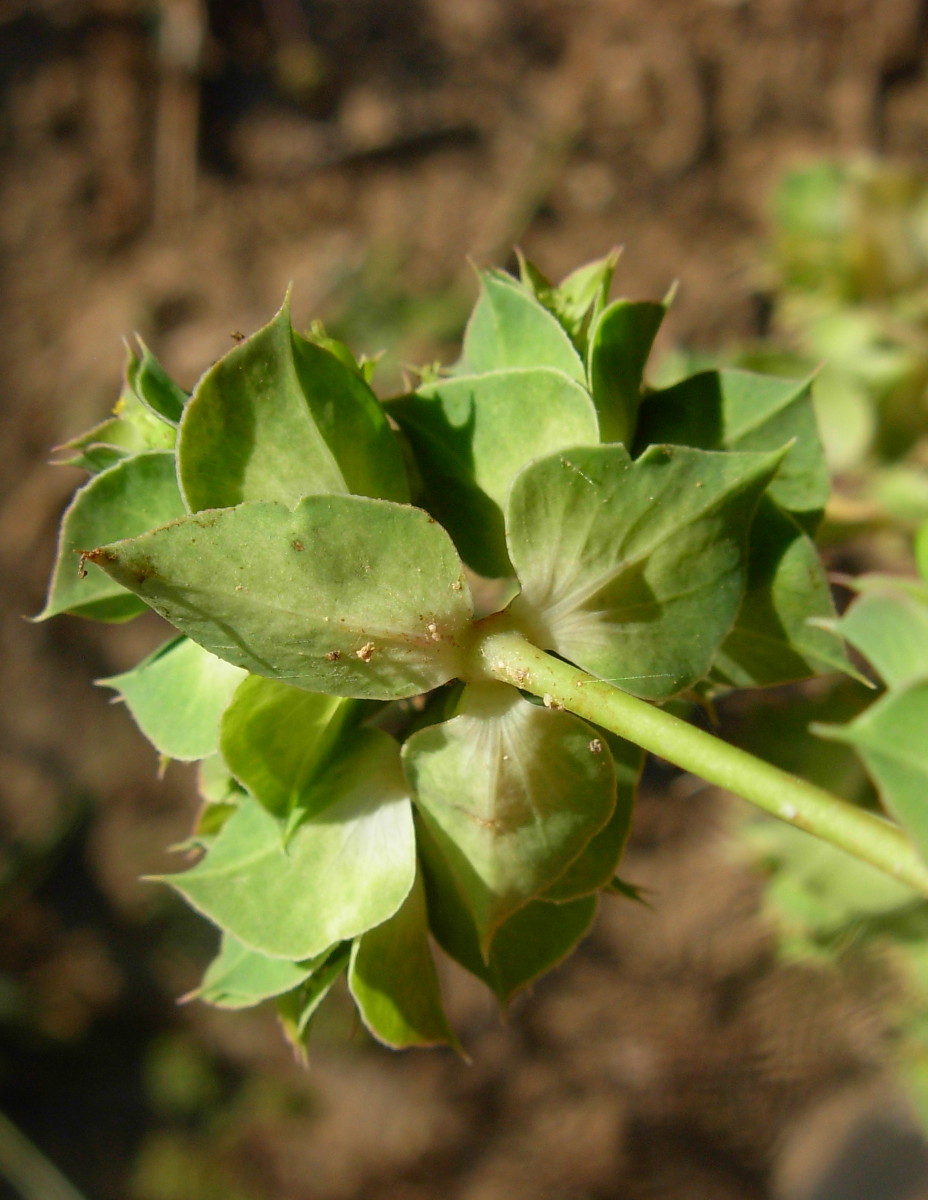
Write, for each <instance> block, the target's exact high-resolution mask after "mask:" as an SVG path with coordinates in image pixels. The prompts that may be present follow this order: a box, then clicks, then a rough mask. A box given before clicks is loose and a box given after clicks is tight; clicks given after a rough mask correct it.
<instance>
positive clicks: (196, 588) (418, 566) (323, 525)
mask: <svg viewBox="0 0 928 1200" xmlns="http://www.w3.org/2000/svg"><path fill="white" fill-rule="evenodd" d="M115 469H117V470H118V469H119V468H115ZM91 560H92V561H93V562H94V563H99V564H100V565H101V566H103V567H104V568H105V569H106V571H107V573H108V574H110V575H112V576H113V578H114V579H115V580H117V581H118V582H119V583H120V584H123V585H124V586H126V587H128V588H131V589H132V590H133V591H134V592H136V593H137V594H138V595H139V596H141V598H142V599H143V600H144V601H145V602H146V603H147V604H150V605H151V607H152V608H154V609H156V610H157V611H158V612H160V613H161V614H162V616H164V617H166V618H167V620H168V621H170V622H171V624H173V625H175V626H177V628H178V629H180V630H182V631H183V632H184V633H186V634H187V635H188V636H189V637H191V638H193V639H194V641H197V642H199V643H200V644H201V645H202V646H205V648H206V649H207V650H209V651H211V652H212V653H213V654H217V655H218V656H219V657H220V658H224V659H226V660H227V661H228V662H232V663H235V664H236V665H237V666H241V667H244V668H245V669H246V670H248V671H251V672H252V673H253V674H256V675H266V676H268V677H270V678H278V679H283V680H285V681H286V682H288V683H291V684H293V685H294V686H296V687H302V688H306V689H307V690H308V691H318V692H326V693H330V694H333V695H337V696H356V697H369V698H372V699H382V700H387V699H396V698H399V697H402V696H411V695H415V694H416V693H417V692H423V691H428V690H429V689H430V688H433V687H437V686H438V685H439V684H442V683H445V682H446V681H447V680H448V679H452V678H454V677H456V676H457V675H458V674H459V673H460V671H461V669H462V650H461V645H462V643H463V642H464V640H465V639H466V638H467V636H468V632H469V623H470V618H471V615H472V612H473V608H472V604H471V599H470V592H469V590H468V588H467V584H466V582H465V580H464V577H463V573H462V567H461V563H460V560H459V559H458V556H457V554H456V553H455V551H454V547H453V546H452V544H451V539H450V538H449V537H448V535H447V534H446V533H445V531H444V530H443V529H442V527H441V526H440V525H438V524H436V523H435V521H434V519H433V518H431V517H429V516H427V514H426V513H424V512H422V511H421V510H420V509H417V508H411V507H409V506H407V505H400V504H392V503H389V502H388V501H385V500H369V499H366V498H365V497H361V496H308V497H306V499H305V500H303V501H302V502H301V503H300V504H299V505H297V507H296V509H295V510H294V511H293V512H291V511H290V510H289V509H287V508H285V507H284V506H283V505H280V504H260V503H251V504H242V505H240V506H239V507H238V508H231V509H219V510H216V511H212V512H206V513H199V514H197V515H195V516H192V517H188V518H187V519H186V520H185V521H176V522H175V523H174V524H172V525H169V526H166V527H165V528H164V529H158V530H155V531H154V532H152V533H149V534H145V535H143V536H141V537H137V538H134V539H132V540H131V541H124V542H117V543H115V544H113V545H110V546H103V547H101V548H99V549H98V550H96V551H94V553H93V554H92V555H91Z"/></svg>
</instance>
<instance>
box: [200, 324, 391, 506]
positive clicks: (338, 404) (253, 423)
mask: <svg viewBox="0 0 928 1200" xmlns="http://www.w3.org/2000/svg"><path fill="white" fill-rule="evenodd" d="M177 453H178V473H179V476H180V480H181V487H182V489H183V492H184V496H185V497H186V500H187V503H188V505H189V507H190V509H191V511H198V510H200V509H204V508H226V507H231V506H232V505H236V504H239V503H241V502H242V501H243V500H278V501H280V502H282V503H284V504H288V505H293V504H295V503H296V502H297V501H298V500H299V499H300V498H301V497H302V496H306V495H310V494H318V493H327V492H353V493H356V494H359V495H364V496H380V497H384V498H386V499H392V500H405V499H407V496H408V492H407V488H406V477H405V474H404V470H403V462H402V456H401V454H400V451H399V448H398V446H397V445H396V442H395V439H394V437H393V434H392V433H391V432H390V427H389V425H388V423H387V419H386V417H385V416H384V414H383V412H382V410H381V408H380V405H379V404H378V402H377V398H376V396H375V395H374V393H373V392H372V391H371V390H370V388H369V387H368V386H367V384H366V383H365V382H364V380H363V379H361V377H360V376H359V375H358V373H357V372H356V371H354V370H352V369H351V368H350V367H347V366H345V364H344V363H342V362H340V361H339V359H338V358H336V357H335V356H334V355H333V354H330V353H329V351H328V350H324V349H322V348H321V347H319V346H315V345H313V344H312V342H308V341H306V339H305V338H302V337H300V336H299V334H297V333H295V332H294V331H293V329H292V327H291V325H290V311H289V305H288V303H286V302H285V303H284V305H283V307H282V308H281V310H280V312H279V313H278V314H277V316H276V317H275V318H274V320H273V321H271V323H270V324H269V325H266V326H265V327H264V329H261V330H259V331H258V333H256V334H254V335H253V336H252V337H250V338H248V340H247V341H245V342H242V343H241V345H239V346H236V347H235V349H233V350H231V351H230V352H229V353H228V354H227V355H226V356H225V357H224V358H222V359H220V360H219V362H218V363H216V364H215V365H214V366H213V367H211V368H210V370H209V371H207V372H206V374H205V375H204V376H203V378H202V379H201V380H200V382H199V383H198V384H197V387H196V389H195V391H194V393H193V395H192V397H191V398H190V401H189V403H188V404H187V407H186V410H185V412H184V416H183V420H182V421H181V424H180V433H179V437H178V447H177Z"/></svg>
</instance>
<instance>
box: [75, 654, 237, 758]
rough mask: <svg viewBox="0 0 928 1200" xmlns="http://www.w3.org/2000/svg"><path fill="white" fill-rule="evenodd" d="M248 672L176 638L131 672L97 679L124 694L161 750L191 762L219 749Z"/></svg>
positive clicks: (142, 725)
mask: <svg viewBox="0 0 928 1200" xmlns="http://www.w3.org/2000/svg"><path fill="white" fill-rule="evenodd" d="M244 674H245V672H244V671H242V669H241V668H240V667H234V666H233V665H232V664H231V663H228V662H224V661H223V660H222V659H221V658H217V657H216V656H215V655H214V654H210V653H209V651H208V650H204V649H203V647H202V646H198V645H197V644H196V642H191V641H190V639H189V638H175V639H174V640H173V641H170V642H168V643H167V644H166V645H164V646H161V647H159V649H157V650H156V651H155V652H154V653H153V654H151V655H149V657H148V658H146V659H145V660H144V661H143V662H141V663H139V665H138V666H137V667H134V668H133V669H132V670H131V671H126V672H124V673H123V674H122V675H112V676H110V678H109V679H98V680H97V683H99V684H101V685H102V686H103V687H109V688H113V690H114V691H117V692H119V694H120V696H122V698H123V700H125V702H126V707H127V708H128V709H129V712H131V713H132V716H133V717H134V718H135V722H136V724H137V725H138V727H139V729H141V731H142V733H144V734H145V736H146V737H147V738H148V740H149V741H150V742H151V743H152V745H153V746H154V747H155V749H156V750H157V751H158V753H159V754H161V755H163V756H164V757H165V758H176V759H180V760H182V761H188V762H189V761H191V760H193V759H197V758H207V757H208V756H209V755H211V754H215V753H216V751H217V750H218V749H219V719H220V717H221V716H222V713H223V710H224V709H225V708H226V706H227V705H228V703H229V701H230V700H231V699H232V693H233V692H234V691H235V689H236V688H237V687H238V685H239V684H240V683H241V682H242V679H243V677H244Z"/></svg>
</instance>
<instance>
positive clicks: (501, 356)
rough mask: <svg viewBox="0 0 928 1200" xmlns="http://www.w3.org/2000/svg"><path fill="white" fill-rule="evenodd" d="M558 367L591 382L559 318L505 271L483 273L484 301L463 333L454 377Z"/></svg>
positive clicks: (578, 381)
mask: <svg viewBox="0 0 928 1200" xmlns="http://www.w3.org/2000/svg"><path fill="white" fill-rule="evenodd" d="M504 367H554V368H555V369H556V370H558V371H563V372H564V373H565V374H566V375H569V376H570V377H571V379H575V380H576V381H577V383H583V384H585V383H586V373H585V371H584V369H583V363H582V362H581V360H580V356H579V355H578V354H577V351H576V350H575V349H574V347H573V343H572V342H571V340H570V338H569V337H568V336H567V334H566V333H565V332H564V330H563V329H562V328H561V326H560V324H559V322H558V321H557V319H556V318H555V317H553V316H552V315H551V313H549V312H548V310H547V309H546V308H545V307H544V306H543V305H542V304H539V302H538V301H537V300H536V299H535V297H534V296H533V295H532V294H531V293H530V292H529V291H527V290H526V289H525V288H523V287H522V286H521V285H520V284H519V283H518V282H517V281H516V280H515V279H513V278H512V276H511V275H507V274H506V272H505V271H481V272H480V297H479V299H478V301H477V304H476V306H475V307H474V311H473V312H472V313H471V316H470V320H469V321H468V323H467V329H466V330H465V331H464V346H463V349H462V351H461V358H460V360H459V361H458V363H457V365H456V366H455V368H454V370H455V374H458V375H481V374H483V372H484V371H498V370H501V369H502V368H504Z"/></svg>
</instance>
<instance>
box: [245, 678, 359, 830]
mask: <svg viewBox="0 0 928 1200" xmlns="http://www.w3.org/2000/svg"><path fill="white" fill-rule="evenodd" d="M357 710H358V703H357V701H355V700H345V699H343V698H341V697H339V696H323V695H319V694H318V693H316V692H304V691H298V690H297V689H296V688H293V687H290V686H288V685H287V684H285V683H280V682H278V681H277V680H276V679H262V678H260V677H259V676H254V675H252V676H249V677H248V678H247V679H245V680H244V682H243V683H242V684H241V686H240V687H239V688H238V690H237V691H236V693H235V697H234V698H233V700H232V703H231V704H230V706H229V707H228V709H227V710H226V713H225V715H224V717H223V719H222V734H221V749H222V756H223V759H224V760H225V762H226V764H227V765H228V767H229V770H230V771H231V772H232V774H233V775H234V776H235V778H236V779H237V780H238V781H239V783H241V784H242V785H243V786H244V787H245V788H246V789H247V790H248V791H249V792H250V793H251V795H252V796H254V798H255V799H256V800H257V801H258V802H259V803H261V804H263V805H264V807H265V808H266V809H267V810H268V811H269V812H271V813H273V814H274V816H276V817H287V816H289V815H290V813H291V812H293V810H294V809H295V808H297V807H298V806H299V805H301V803H302V802H303V800H304V799H305V797H306V793H307V790H308V788H309V786H310V784H311V783H312V781H313V780H314V779H315V777H316V775H317V774H318V772H319V770H320V768H321V767H322V766H323V764H324V763H325V761H326V759H327V758H328V756H329V755H330V754H331V753H332V751H333V749H334V747H335V746H336V745H337V742H338V739H339V737H340V736H341V734H342V732H343V730H344V727H345V723H346V721H347V720H349V719H350V718H351V716H353V715H354V714H355V713H356V712H357Z"/></svg>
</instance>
